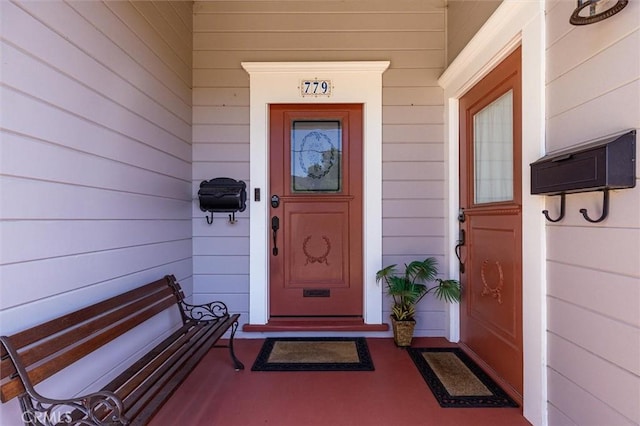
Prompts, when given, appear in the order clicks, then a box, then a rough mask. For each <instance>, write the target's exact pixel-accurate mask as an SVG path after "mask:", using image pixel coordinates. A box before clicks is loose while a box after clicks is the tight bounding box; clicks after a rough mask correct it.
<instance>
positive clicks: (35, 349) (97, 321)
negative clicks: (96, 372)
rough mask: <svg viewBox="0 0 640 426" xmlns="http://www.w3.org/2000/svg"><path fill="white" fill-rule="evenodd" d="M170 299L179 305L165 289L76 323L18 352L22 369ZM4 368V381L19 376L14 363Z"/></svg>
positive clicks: (9, 362)
mask: <svg viewBox="0 0 640 426" xmlns="http://www.w3.org/2000/svg"><path fill="white" fill-rule="evenodd" d="M166 299H171V300H172V301H174V302H175V297H174V296H173V293H172V291H171V290H170V289H169V288H163V289H162V290H161V291H159V292H155V293H152V294H151V295H148V296H146V297H145V298H143V299H140V300H137V301H134V302H133V303H129V304H127V305H123V306H120V307H118V308H116V309H115V310H112V311H111V312H105V313H104V314H102V315H96V316H95V317H94V318H93V319H91V320H90V321H89V320H87V321H84V322H80V321H77V322H75V321H74V322H73V323H69V326H68V327H67V328H65V329H63V330H61V331H60V332H59V333H58V334H55V335H52V336H47V337H46V338H44V339H41V340H40V341H38V342H35V343H34V344H33V345H32V346H29V347H28V348H25V349H23V350H19V351H18V352H19V353H20V359H21V361H22V365H23V366H24V367H25V368H27V369H29V367H31V366H32V365H33V364H36V363H38V362H40V361H42V360H43V359H45V358H47V357H49V356H52V355H54V354H56V353H57V352H59V351H61V350H63V349H64V348H66V347H69V346H72V345H73V344H74V343H76V342H79V341H81V340H83V339H85V338H87V337H89V336H90V335H92V334H94V333H95V332H96V330H102V329H105V328H108V327H110V326H111V325H112V324H115V323H117V322H119V321H121V320H122V319H124V318H127V317H130V316H132V315H134V314H136V313H138V312H140V311H142V310H143V309H144V307H145V306H150V305H153V304H155V303H158V302H162V300H166ZM11 341H12V342H13V336H12V337H11ZM0 368H2V371H3V373H2V376H3V377H8V376H9V375H12V374H14V373H15V368H14V366H13V363H12V362H11V360H10V359H5V360H3V361H2V362H1V363H0Z"/></svg>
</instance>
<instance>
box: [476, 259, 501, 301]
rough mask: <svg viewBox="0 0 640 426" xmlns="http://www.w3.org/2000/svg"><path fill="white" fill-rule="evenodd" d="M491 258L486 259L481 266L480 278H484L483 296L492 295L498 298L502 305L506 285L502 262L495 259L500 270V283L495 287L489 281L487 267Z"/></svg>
mask: <svg viewBox="0 0 640 426" xmlns="http://www.w3.org/2000/svg"><path fill="white" fill-rule="evenodd" d="M489 263H490V262H489V259H486V260H485V261H484V262H482V267H481V268H480V278H481V279H482V284H483V286H484V287H483V289H482V295H483V296H491V297H493V298H494V299H498V303H499V304H500V305H502V288H503V287H504V272H503V271H502V264H501V263H500V262H499V261H497V260H496V261H495V265H496V268H497V270H498V284H497V285H496V286H495V287H491V286H490V285H489V283H488V282H487V277H486V273H487V268H488V265H489Z"/></svg>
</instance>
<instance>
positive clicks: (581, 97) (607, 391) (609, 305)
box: [546, 1, 640, 426]
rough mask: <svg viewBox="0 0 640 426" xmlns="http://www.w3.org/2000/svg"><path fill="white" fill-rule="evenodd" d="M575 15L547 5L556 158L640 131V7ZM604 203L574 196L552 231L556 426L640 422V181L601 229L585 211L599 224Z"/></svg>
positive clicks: (552, 416)
mask: <svg viewBox="0 0 640 426" xmlns="http://www.w3.org/2000/svg"><path fill="white" fill-rule="evenodd" d="M574 7H575V5H574V4H573V3H571V2H564V1H550V2H548V4H547V8H548V14H547V54H546V57H547V77H546V82H547V83H546V84H547V90H546V95H547V135H546V139H547V150H548V151H554V150H558V149H561V148H565V147H570V146H573V145H576V144H579V143H580V142H584V141H589V140H594V139H597V138H601V137H604V136H608V135H610V134H613V133H617V132H620V131H624V130H627V129H638V128H640V55H639V54H638V46H639V45H640V5H638V4H637V3H636V2H629V5H628V6H627V7H626V8H625V9H624V10H623V11H622V12H621V13H620V14H618V15H616V16H614V17H612V18H611V19H608V20H606V21H603V22H601V23H598V24H595V25H589V26H586V27H572V26H571V25H569V23H568V19H567V17H568V16H569V15H570V13H571V11H572V10H573V8H574ZM636 156H637V157H638V153H636ZM637 170H640V167H637ZM637 175H638V176H640V173H637ZM557 203H558V200H557V199H556V198H555V197H548V198H547V208H549V209H550V210H551V211H556V210H557V208H558V204H557ZM601 204H602V194H601V193H586V194H574V195H568V196H567V215H566V217H565V219H564V220H563V221H562V222H559V223H557V224H549V225H548V227H547V258H548V260H547V275H548V294H547V302H548V374H549V376H548V377H549V382H548V389H549V394H548V399H549V424H550V425H552V426H553V425H571V424H576V425H583V424H594V425H595V424H598V425H600V424H603V425H604V424H610V425H637V424H639V423H640V405H639V404H638V401H640V257H639V256H640V182H638V183H637V184H636V188H634V189H626V190H621V191H613V192H612V193H611V206H610V212H609V216H608V217H607V219H606V220H605V221H603V222H601V223H599V224H589V223H587V222H586V221H585V220H584V219H583V218H582V215H581V214H580V213H579V212H578V210H579V209H580V208H586V209H587V211H588V212H589V214H590V216H592V217H597V216H598V215H599V214H600V212H601V209H602V206H601Z"/></svg>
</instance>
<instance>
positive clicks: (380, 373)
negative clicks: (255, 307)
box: [151, 338, 529, 426]
mask: <svg viewBox="0 0 640 426" xmlns="http://www.w3.org/2000/svg"><path fill="white" fill-rule="evenodd" d="M262 343H263V340H262V339H255V340H254V339H239V340H237V341H236V354H237V356H238V358H239V359H240V360H241V361H242V362H243V363H244V364H245V368H246V369H245V370H244V371H238V372H236V371H235V370H234V369H233V366H232V364H231V361H230V358H229V354H228V351H227V350H226V349H214V350H211V351H210V352H209V354H207V356H206V357H205V359H204V360H203V361H202V362H201V363H200V364H199V365H198V366H197V367H196V369H195V370H194V371H193V372H192V373H191V375H190V376H189V377H188V378H187V380H186V381H185V382H184V383H183V384H182V386H181V387H180V388H179V389H178V390H177V391H176V393H175V394H174V395H173V396H172V397H171V399H169V401H168V402H167V403H166V404H165V405H164V407H163V408H162V409H161V410H160V411H159V412H158V414H157V415H156V417H155V418H154V419H153V420H152V422H151V425H152V426H169V425H175V426H191V425H207V426H216V425H220V426H254V425H261V426H265V425H272V426H359V425H363V426H377V425H385V426H405V425H425V426H427V425H438V426H446V425H456V426H460V425H472V426H482V425H487V426H500V425H509V426H517V425H529V422H527V421H526V420H525V419H524V417H522V412H521V409H520V408H440V406H439V405H438V403H437V401H436V400H435V398H434V397H433V395H432V394H431V391H430V390H429V388H428V386H427V384H426V383H425V381H424V380H423V379H422V377H421V376H420V373H419V372H418V370H417V369H416V367H415V366H414V364H413V362H412V361H411V359H410V358H409V355H408V354H407V353H406V351H404V350H402V349H398V348H396V347H395V345H394V343H393V340H392V339H367V343H368V345H369V351H370V352H371V357H372V359H373V362H374V365H375V371H372V372H253V371H251V366H252V365H253V362H254V360H255V358H256V356H257V355H258V352H259V350H260V348H261V347H262ZM413 344H414V346H436V345H437V346H448V345H449V344H448V343H447V342H446V341H445V340H444V339H430V338H420V339H414V342H413Z"/></svg>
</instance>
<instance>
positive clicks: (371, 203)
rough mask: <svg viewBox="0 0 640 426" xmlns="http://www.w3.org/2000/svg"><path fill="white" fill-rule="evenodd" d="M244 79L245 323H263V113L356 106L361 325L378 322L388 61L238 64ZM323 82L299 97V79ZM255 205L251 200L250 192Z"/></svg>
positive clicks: (266, 167) (265, 182)
mask: <svg viewBox="0 0 640 426" xmlns="http://www.w3.org/2000/svg"><path fill="white" fill-rule="evenodd" d="M242 67H243V68H244V69H245V70H246V71H247V72H248V73H249V76H250V131H249V132H250V155H249V157H250V174H251V188H250V191H249V194H250V209H251V215H250V225H249V231H250V232H249V234H250V243H249V246H250V253H251V256H250V259H249V274H250V277H249V307H250V309H249V323H250V324H256V325H262V324H266V323H267V320H268V319H269V292H268V277H269V266H268V265H269V262H268V260H269V252H268V246H269V240H268V226H267V222H268V216H269V209H268V202H267V200H268V198H269V197H268V189H269V160H268V159H269V152H268V131H269V129H268V119H269V117H268V113H269V104H272V103H300V104H303V103H306V104H308V103H362V104H364V109H363V114H364V117H363V126H364V129H363V138H364V141H363V142H364V143H363V146H364V188H363V192H364V202H363V204H364V205H363V207H364V212H365V217H364V221H363V227H364V236H365V237H364V238H365V241H364V255H363V259H364V261H363V272H364V273H363V276H364V277H365V282H364V295H363V297H364V321H365V323H367V324H382V290H381V287H380V286H379V285H378V284H377V283H376V282H375V280H374V279H373V277H375V275H376V271H377V270H379V269H380V267H381V260H382V73H383V72H384V71H385V70H386V69H387V68H388V67H389V62H388V61H363V62H243V63H242ZM313 78H318V79H329V80H331V83H332V85H333V88H332V94H331V96H330V97H322V98H320V97H318V98H315V97H302V96H301V94H300V88H299V85H300V80H302V79H313ZM256 188H259V189H260V190H261V192H262V194H263V195H262V197H261V201H255V200H254V199H253V194H254V190H255V189H256Z"/></svg>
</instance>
